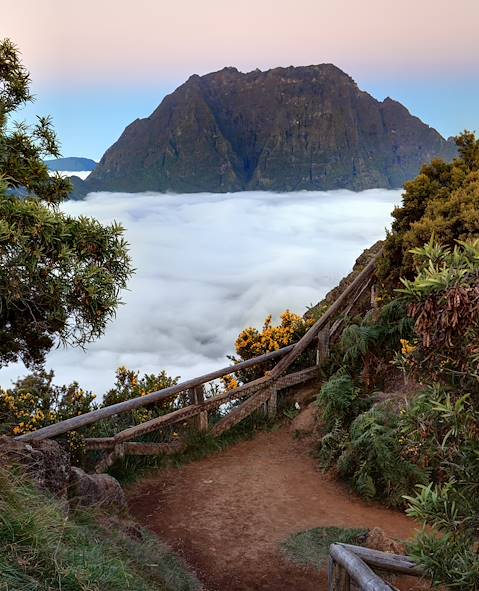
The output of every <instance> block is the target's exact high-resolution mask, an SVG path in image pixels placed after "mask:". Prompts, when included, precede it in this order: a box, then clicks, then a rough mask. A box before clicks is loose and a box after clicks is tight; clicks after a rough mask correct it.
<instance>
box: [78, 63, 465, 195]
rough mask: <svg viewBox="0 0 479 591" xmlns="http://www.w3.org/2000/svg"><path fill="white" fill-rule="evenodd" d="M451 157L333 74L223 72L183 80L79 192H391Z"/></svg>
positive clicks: (421, 128)
mask: <svg viewBox="0 0 479 591" xmlns="http://www.w3.org/2000/svg"><path fill="white" fill-rule="evenodd" d="M454 149H455V148H453V147H452V146H451V144H450V143H448V142H446V141H445V140H444V138H442V137H441V136H440V135H439V133H437V132H436V131H435V130H434V129H432V128H430V127H428V126H427V125H425V124H424V123H422V122H421V121H420V120H419V119H418V118H417V117H413V116H412V115H411V114H410V113H409V112H408V111H407V109H406V108H405V107H404V106H403V105H401V104H400V103H398V102H397V101H394V100H392V99H391V98H389V97H388V98H386V99H385V100H384V101H382V102H381V101H377V100H376V99H374V98H373V97H372V96H370V95H369V94H368V93H366V92H363V91H361V90H360V89H359V88H358V86H357V84H356V82H355V81H354V80H353V79H352V78H351V77H350V76H349V75H348V74H347V73H345V72H343V71H342V70H341V69H340V68H338V67H337V66H335V65H334V64H328V63H326V64H317V65H310V66H288V67H278V68H273V69H271V70H266V71H261V70H259V69H256V70H253V71H251V72H247V73H243V72H240V71H239V70H238V69H237V68H235V67H232V66H228V67H225V68H223V69H221V70H219V71H217V72H211V73H209V74H205V75H204V76H198V75H193V76H191V77H190V78H189V79H188V80H187V81H186V82H185V83H184V84H182V85H181V86H180V87H178V88H177V89H176V90H175V91H174V92H173V93H172V94H170V95H168V96H167V97H165V99H164V100H163V101H162V103H161V104H160V105H159V107H158V108H157V109H156V110H155V111H154V112H153V113H152V115H151V116H150V117H148V118H146V119H140V120H138V121H135V122H134V123H132V124H130V125H129V126H128V127H127V128H126V129H125V131H124V132H123V134H122V136H121V137H120V138H119V140H118V141H117V142H116V143H115V144H114V145H113V146H112V147H111V148H109V150H107V152H106V153H105V155H104V156H103V158H102V160H101V162H100V164H99V166H98V167H97V168H96V170H95V171H94V172H93V173H92V174H91V175H90V176H89V177H88V180H87V181H86V182H85V183H84V185H83V187H82V189H81V190H82V192H87V191H94V190H123V191H174V192H200V191H211V192H227V191H228V192H229V191H241V190H275V191H288V190H298V189H316V190H318V189H319V190H327V189H338V188H348V189H353V190H362V189H368V188H373V187H386V188H392V187H394V188H396V187H400V186H401V185H402V184H403V183H404V182H405V181H406V180H408V179H410V178H412V177H414V176H415V175H416V174H417V173H418V171H419V169H420V167H421V165H422V164H423V163H425V162H427V161H430V160H431V159H432V158H433V157H444V158H451V157H452V156H453V155H454Z"/></svg>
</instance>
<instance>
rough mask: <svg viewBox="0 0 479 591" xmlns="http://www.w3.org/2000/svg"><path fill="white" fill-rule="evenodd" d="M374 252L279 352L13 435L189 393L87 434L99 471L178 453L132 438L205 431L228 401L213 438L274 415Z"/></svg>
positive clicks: (361, 290)
mask: <svg viewBox="0 0 479 591" xmlns="http://www.w3.org/2000/svg"><path fill="white" fill-rule="evenodd" d="M378 256H379V254H378V255H376V256H375V257H374V258H372V260H371V261H370V262H369V263H368V264H367V265H366V267H365V268H364V269H363V270H362V271H361V272H360V273H359V274H358V275H357V276H356V277H355V279H354V280H353V281H352V282H351V283H350V285H349V286H348V287H347V288H346V289H345V290H344V291H343V292H342V293H341V295H340V296H339V297H338V298H337V299H336V300H335V301H334V302H333V303H332V305H331V306H330V307H329V308H328V309H327V311H326V312H325V313H324V314H323V315H322V316H321V318H319V320H317V321H316V322H315V324H314V325H313V326H312V327H311V328H310V329H309V330H308V332H307V333H306V334H305V335H304V336H303V337H302V338H301V339H300V340H299V341H298V342H297V343H295V344H293V345H290V346H288V347H284V348H282V349H280V350H278V351H273V352H271V353H266V354H264V355H260V356H258V357H255V358H253V359H249V360H247V361H243V362H241V363H238V364H235V365H231V366H229V367H224V368H222V369H218V370H216V371H213V372H211V373H208V374H205V375H202V376H199V377H197V378H193V379H191V380H187V381H185V382H182V383H180V384H176V385H174V386H170V387H168V388H164V389H163V390H158V391H155V392H150V393H149V394H147V395H145V396H140V397H138V398H134V399H132V400H126V401H124V402H119V403H117V404H112V405H110V406H106V407H102V408H98V409H96V410H93V411H91V412H88V413H85V414H83V415H79V416H76V417H72V418H70V419H67V420H65V421H61V422H59V423H55V424H53V425H49V426H47V427H43V428H42V429H38V430H37V431H33V432H31V433H26V434H24V435H21V436H19V437H17V439H19V440H22V441H38V440H42V439H48V438H53V437H58V436H60V435H63V434H65V433H68V432H69V431H76V430H78V429H81V428H83V427H86V426H88V425H92V424H94V423H97V422H98V421H101V420H104V419H108V418H110V417H113V416H115V415H119V414H121V413H125V412H130V411H133V410H136V409H139V408H142V407H144V406H148V405H150V404H153V403H157V402H160V401H162V400H165V399H171V398H173V397H176V396H178V395H179V394H181V393H185V392H186V393H188V395H189V400H190V404H188V405H187V406H185V407H183V408H179V409H178V410H175V411H173V412H170V413H168V414H165V415H162V416H159V417H156V418H154V419H151V420H149V421H146V422H143V423H141V424H139V425H135V426H133V427H129V428H128V429H124V430H123V431H120V432H119V433H117V434H115V435H114V436H112V437H102V438H87V439H86V440H85V444H86V447H87V449H97V450H110V453H109V454H108V455H107V456H106V457H105V458H103V460H101V461H100V463H99V464H98V465H97V471H103V470H105V469H106V468H108V466H110V465H111V464H112V462H114V461H115V460H116V459H117V458H118V457H121V456H122V455H124V454H131V455H156V454H170V453H175V452H177V451H179V450H180V449H181V446H182V444H181V443H179V442H177V441H173V442H169V443H143V442H136V441H134V439H136V438H138V437H140V436H143V435H145V434H147V433H151V432H153V431H158V430H162V429H164V428H165V427H166V426H169V425H173V424H175V423H179V422H183V421H186V420H188V419H191V418H193V417H196V419H195V420H196V425H197V427H198V428H199V429H200V430H207V429H209V424H208V413H209V412H211V411H215V410H217V409H218V408H219V407H221V406H222V405H224V404H226V403H228V402H232V401H238V400H243V402H242V403H241V404H240V405H237V406H233V405H231V408H230V409H229V411H228V412H227V414H226V415H225V416H223V417H221V418H220V420H219V421H218V422H216V423H215V424H214V425H213V426H212V427H211V429H209V430H210V432H211V434H212V435H213V436H215V437H218V436H219V435H221V434H222V433H224V432H225V431H227V430H228V429H230V428H231V427H233V426H234V425H236V424H237V423H239V422H240V421H242V420H243V419H245V418H246V417H248V416H249V415H251V414H252V413H253V412H255V411H256V410H258V409H260V408H261V407H263V408H264V409H265V412H266V413H267V414H268V415H269V416H270V417H273V416H274V415H275V414H276V407H277V394H278V392H279V391H281V390H284V389H285V388H289V387H291V386H295V385H297V384H301V383H305V382H307V381H309V380H311V379H313V378H316V377H318V376H319V364H320V362H321V361H322V359H324V357H325V356H327V354H328V350H329V340H330V339H331V338H333V337H334V336H335V335H336V334H337V332H338V331H339V328H340V327H341V325H342V322H343V321H344V318H345V317H346V316H347V315H348V314H349V312H350V311H351V310H352V309H353V307H354V305H355V304H356V303H357V302H358V300H359V299H360V298H361V296H363V294H365V292H366V290H367V289H368V288H369V287H370V285H371V282H372V276H373V273H374V270H375V265H376V259H377V257H378ZM313 345H316V350H317V354H316V362H315V363H314V365H312V366H311V367H307V368H306V369H301V370H300V371H295V372H293V373H288V370H291V366H292V365H293V364H294V363H295V361H296V360H297V359H298V358H299V357H300V356H301V355H302V354H303V353H304V352H305V351H306V350H307V349H310V348H311V346H313ZM276 359H279V361H278V363H277V364H276V365H275V366H274V367H273V368H272V369H271V370H270V371H267V372H265V375H263V376H262V377H260V378H258V379H255V380H253V381H251V382H248V383H246V384H243V385H241V386H239V387H237V388H234V389H232V390H226V391H225V392H222V393H220V394H218V395H215V396H213V397H211V398H207V399H205V396H204V385H205V384H207V383H209V382H212V381H214V380H216V379H218V378H221V377H224V376H226V375H229V374H234V373H237V372H239V371H242V370H245V369H248V368H252V367H258V366H261V365H264V364H265V363H269V362H271V361H274V360H276Z"/></svg>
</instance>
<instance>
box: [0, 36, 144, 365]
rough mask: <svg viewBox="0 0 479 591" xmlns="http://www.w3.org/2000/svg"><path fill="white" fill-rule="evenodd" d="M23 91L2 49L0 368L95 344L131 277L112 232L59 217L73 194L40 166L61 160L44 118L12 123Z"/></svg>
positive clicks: (114, 228)
mask: <svg viewBox="0 0 479 591" xmlns="http://www.w3.org/2000/svg"><path fill="white" fill-rule="evenodd" d="M29 87H30V77H29V74H28V72H26V70H25V69H24V67H23V65H22V63H21V61H20V58H19V53H18V50H17V49H16V47H15V46H14V45H13V44H12V43H11V42H10V41H8V40H5V41H2V42H0V365H2V364H5V363H9V362H12V361H17V360H19V359H20V360H22V361H23V362H24V363H25V364H26V365H27V366H31V365H35V364H40V363H42V362H43V361H44V359H45V354H46V353H47V352H48V351H49V350H50V349H51V348H52V347H53V346H54V344H55V343H56V342H60V343H63V344H68V345H74V346H83V345H85V344H86V343H89V342H91V341H92V340H94V339H96V338H98V337H99V336H100V335H101V334H103V332H104V330H105V328H106V325H107V323H108V321H109V320H110V319H111V318H112V317H113V316H114V315H115V311H116V309H117V307H118V305H119V303H120V291H121V290H122V289H124V288H125V287H126V284H127V281H128V278H129V277H130V275H131V273H132V267H131V262H130V258H129V256H128V251H127V244H126V241H125V240H124V238H123V233H124V230H123V228H122V227H121V226H120V225H118V224H116V223H114V224H112V225H110V226H102V225H101V224H100V223H99V222H98V221H97V220H94V219H91V218H85V217H80V218H74V217H70V216H67V215H65V214H64V213H62V212H61V211H60V210H59V208H58V205H59V204H60V203H61V202H62V201H63V200H64V199H65V198H66V197H67V196H68V193H69V191H70V189H71V187H70V184H69V183H68V182H67V181H65V180H64V179H63V178H61V176H60V175H54V176H53V177H51V176H50V175H49V174H48V169H47V166H46V165H45V164H44V163H43V161H42V159H43V158H44V157H45V156H47V155H52V156H55V157H56V156H58V155H59V146H58V142H57V139H56V136H55V134H54V132H53V130H52V127H51V123H50V120H49V119H48V118H39V122H38V125H36V126H35V127H34V128H28V127H27V126H26V125H25V124H23V123H22V124H13V123H12V122H11V121H10V118H11V116H12V115H13V113H14V112H15V110H16V109H18V108H19V107H21V106H23V105H24V104H25V103H26V102H28V101H31V100H32V96H31V94H30V89H29Z"/></svg>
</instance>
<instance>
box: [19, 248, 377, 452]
mask: <svg viewBox="0 0 479 591" xmlns="http://www.w3.org/2000/svg"><path fill="white" fill-rule="evenodd" d="M380 254H381V253H380V252H379V253H378V254H376V255H375V256H374V257H373V258H372V260H371V261H370V262H369V263H368V264H367V265H366V267H365V268H364V269H363V270H362V271H361V272H360V273H359V274H358V275H357V276H356V277H355V279H354V280H353V281H352V282H351V284H350V285H348V287H347V288H346V289H345V290H344V291H343V292H342V293H341V295H340V296H339V297H338V298H337V299H336V300H335V301H334V302H333V304H332V305H331V306H330V307H329V308H328V310H327V311H326V312H325V313H324V314H323V316H321V318H320V319H319V320H317V321H316V322H315V324H314V325H313V326H312V327H311V328H310V329H309V330H308V332H307V333H306V334H305V335H304V336H303V337H302V338H301V339H300V340H299V341H298V342H297V343H295V344H293V345H289V346H287V347H283V348H282V349H278V350H277V351H272V352H271V353H265V354H264V355H259V356H258V357H254V358H252V359H248V360H246V361H242V362H240V363H238V364H235V365H230V366H228V367H223V368H221V369H218V370H216V371H213V372H210V373H207V374H204V375H202V376H199V377H197V378H193V379H191V380H187V381H185V382H181V383H180V384H176V385H174V386H169V387H168V388H164V389H162V390H157V391H155V392H150V393H149V394H146V395H145V396H139V397H137V398H133V399H132V400H125V401H123V402H118V403H116V404H112V405H110V406H106V407H103V408H98V409H96V410H93V411H90V412H88V413H85V414H83V415H79V416H76V417H72V418H70V419H66V420H64V421H61V422H59V423H55V424H53V425H48V426H47V427H43V428H42V429H38V430H37V431H32V432H30V433H25V434H23V435H20V436H18V437H16V439H18V440H20V441H39V440H42V439H48V438H50V437H57V436H58V435H62V434H64V433H67V432H68V431H74V430H76V429H80V428H82V427H86V426H88V425H91V424H93V423H96V422H98V421H101V420H103V419H107V418H109V417H112V416H114V415H118V414H121V413H124V412H129V411H133V410H136V409H138V408H142V407H143V406H147V405H149V404H153V403H157V402H159V401H161V400H165V399H167V398H170V397H172V396H175V395H177V394H179V393H180V392H185V391H187V390H191V389H193V388H195V387H197V386H201V385H203V384H206V383H208V382H211V381H213V380H215V379H217V378H221V377H223V376H225V375H228V374H231V373H235V372H237V371H241V370H243V369H247V368H249V367H254V366H256V365H260V364H262V363H265V362H267V361H271V360H273V359H276V358H278V357H282V359H280V361H279V363H278V364H277V365H276V366H275V367H274V368H273V370H272V371H271V372H268V373H267V375H265V376H264V377H263V378H259V379H258V380H254V381H253V382H250V383H248V384H245V385H243V386H240V387H239V388H236V389H235V390H232V391H230V392H228V393H227V395H226V396H225V397H226V398H228V399H230V398H231V397H232V396H234V395H237V394H240V393H241V392H242V391H243V390H248V389H250V388H251V387H253V386H256V385H260V384H263V383H264V384H265V386H266V383H267V382H270V381H272V380H273V381H274V380H277V379H278V378H279V377H280V376H281V375H282V374H283V373H284V372H285V371H286V370H287V369H288V368H289V367H290V366H291V365H292V364H293V363H294V361H295V360H296V359H297V358H298V357H299V356H300V355H301V354H302V353H303V352H304V351H305V350H306V349H307V348H308V347H309V346H310V345H311V344H312V343H313V341H314V339H315V337H317V335H318V333H319V332H320V331H321V330H322V329H324V328H325V327H326V326H328V325H329V322H330V321H331V319H332V318H333V317H334V316H335V315H337V314H338V313H339V312H340V311H341V309H342V307H343V306H344V305H347V304H348V303H350V301H351V298H353V299H354V298H356V299H357V298H358V297H359V295H360V294H361V292H362V291H363V290H364V289H365V286H367V284H368V283H369V280H370V277H371V275H372V273H373V272H374V269H375V265H376V260H377V258H378V256H379V255H380ZM220 396H221V395H220ZM220 396H219V397H215V398H216V400H218V399H219V398H220ZM212 402H213V399H210V400H209V401H205V403H203V405H205V406H206V404H211V403H212ZM213 404H214V402H213ZM192 406H194V405H192ZM183 410H185V411H186V413H185V414H188V409H183ZM175 412H176V411H175ZM180 414H181V413H180ZM159 422H161V421H159Z"/></svg>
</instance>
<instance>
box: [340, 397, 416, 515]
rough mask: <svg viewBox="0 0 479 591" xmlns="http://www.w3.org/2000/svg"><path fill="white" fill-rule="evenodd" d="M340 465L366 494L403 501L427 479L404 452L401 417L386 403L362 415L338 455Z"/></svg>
mask: <svg viewBox="0 0 479 591" xmlns="http://www.w3.org/2000/svg"><path fill="white" fill-rule="evenodd" d="M338 468H340V469H341V470H342V472H343V474H344V475H349V476H351V477H352V483H353V486H354V488H355V489H356V490H357V491H358V492H359V494H361V495H362V496H363V497H365V498H368V499H372V498H374V497H381V498H383V499H385V500H386V501H387V503H388V504H390V505H403V504H404V500H403V498H402V497H403V495H405V494H407V493H408V492H411V491H413V490H414V486H415V485H416V484H418V483H423V482H426V481H427V480H426V479H427V475H426V473H425V472H424V471H423V470H421V469H420V468H419V467H418V466H416V465H415V464H414V463H412V462H410V461H409V460H407V459H406V458H403V457H402V456H401V445H400V442H399V417H398V414H397V411H394V410H390V409H388V408H387V405H384V404H383V405H375V406H373V407H372V408H371V409H369V410H368V411H366V412H364V413H363V414H361V415H359V416H358V417H357V418H356V419H355V421H354V422H353V424H352V425H351V430H350V444H349V445H348V447H347V448H346V450H345V451H344V452H343V455H342V457H340V458H339V459H338Z"/></svg>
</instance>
